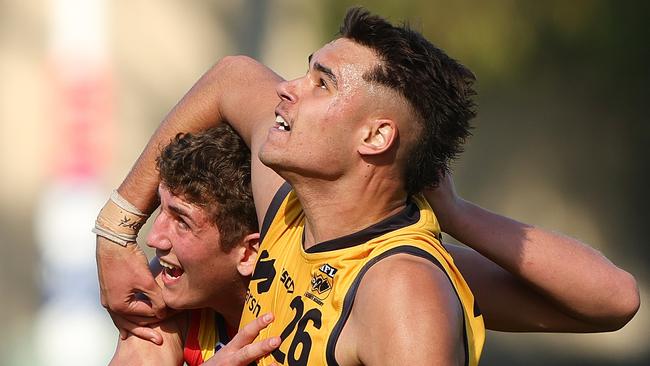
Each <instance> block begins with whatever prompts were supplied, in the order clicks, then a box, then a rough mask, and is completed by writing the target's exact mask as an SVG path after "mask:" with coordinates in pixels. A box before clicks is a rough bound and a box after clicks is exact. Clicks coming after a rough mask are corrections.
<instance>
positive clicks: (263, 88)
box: [118, 56, 281, 213]
mask: <svg viewBox="0 0 650 366" xmlns="http://www.w3.org/2000/svg"><path fill="white" fill-rule="evenodd" d="M280 80H281V78H280V77H279V76H278V75H276V74H275V73H273V72H272V71H271V70H270V69H268V68H267V67H265V66H264V65H262V64H260V63H259V62H257V61H255V60H253V59H250V58H248V57H245V56H230V57H225V58H223V59H222V60H220V61H219V62H217V63H216V64H215V65H214V66H212V67H211V68H210V69H209V70H208V71H206V72H205V74H203V76H202V77H201V78H200V79H199V80H198V81H197V82H196V83H195V84H194V86H193V87H192V88H191V89H190V90H189V91H188V92H187V94H185V96H184V97H183V98H182V99H181V100H180V101H179V102H178V104H176V106H175V107H174V108H173V109H172V110H171V112H169V114H168V115H167V116H166V117H165V119H164V120H163V122H162V123H161V125H160V126H159V127H158V129H157V130H156V132H155V133H154V135H153V136H152V137H151V139H150V140H149V142H148V143H147V145H146V147H145V149H144V151H143V152H142V154H141V155H140V157H139V158H138V160H137V161H136V162H135V164H134V166H133V168H132V169H131V171H130V172H129V174H128V175H127V177H126V179H125V180H124V182H123V183H122V184H121V185H120V187H119V189H118V191H119V193H120V194H121V195H122V196H123V197H125V198H126V199H127V200H128V201H129V202H131V203H132V204H133V205H135V206H136V207H137V208H139V209H140V210H142V211H143V212H146V213H151V212H152V211H153V210H154V209H155V207H156V206H157V203H158V202H157V196H156V189H157V186H158V183H159V177H158V172H157V171H156V168H155V161H156V158H157V157H158V155H159V154H160V151H161V149H162V148H163V147H164V146H166V145H167V144H168V143H169V142H170V141H171V139H173V138H174V136H176V135H177V134H178V133H181V132H198V131H203V130H206V129H208V128H210V127H214V126H216V125H217V124H219V123H221V122H223V121H227V122H228V123H230V124H231V125H232V126H233V127H234V128H235V130H237V132H238V133H239V135H240V136H241V137H242V138H243V139H244V141H246V144H247V145H248V146H249V147H250V146H251V141H252V140H253V138H254V135H257V136H262V135H263V134H265V131H266V130H267V129H268V127H270V124H271V123H272V122H273V110H274V108H275V105H276V104H277V101H278V98H277V96H276V95H275V85H276V84H277V83H278V82H279V81H280Z"/></svg>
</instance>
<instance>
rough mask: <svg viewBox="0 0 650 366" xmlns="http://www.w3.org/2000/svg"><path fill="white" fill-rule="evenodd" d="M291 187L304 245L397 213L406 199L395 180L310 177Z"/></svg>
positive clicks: (334, 236) (349, 231)
mask: <svg viewBox="0 0 650 366" xmlns="http://www.w3.org/2000/svg"><path fill="white" fill-rule="evenodd" d="M293 187H294V189H295V191H296V194H297V196H298V198H299V199H300V202H301V204H302V207H303V210H304V212H305V218H306V225H305V242H304V247H305V249H309V248H310V247H312V246H314V245H315V244H318V243H322V242H324V241H328V240H332V239H336V238H339V237H342V236H345V235H349V234H353V233H355V232H357V231H360V230H362V229H364V228H366V227H368V226H370V225H372V224H374V223H377V222H379V221H381V220H382V219H384V218H386V217H389V216H391V215H393V214H395V213H398V212H399V211H400V210H401V209H403V207H404V205H405V202H406V193H405V192H404V190H403V189H401V186H399V185H398V184H395V181H394V180H385V179H348V180H345V179H341V180H339V181H336V182H323V181H319V182H313V181H309V182H297V183H295V184H294V186H293Z"/></svg>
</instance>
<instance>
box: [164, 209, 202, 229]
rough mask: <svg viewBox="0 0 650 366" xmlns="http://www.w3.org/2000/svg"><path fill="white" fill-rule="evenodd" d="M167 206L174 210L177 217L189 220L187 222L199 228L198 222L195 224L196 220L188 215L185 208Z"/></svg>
mask: <svg viewBox="0 0 650 366" xmlns="http://www.w3.org/2000/svg"><path fill="white" fill-rule="evenodd" d="M167 206H168V207H169V209H170V210H172V211H173V212H174V213H175V214H176V215H178V216H183V217H185V218H187V221H190V222H191V223H192V225H194V226H197V225H196V222H194V220H193V219H192V217H191V216H190V215H189V214H188V213H187V211H186V210H185V209H184V208H183V207H180V206H176V205H167Z"/></svg>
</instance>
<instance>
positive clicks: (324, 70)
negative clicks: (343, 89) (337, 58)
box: [307, 53, 338, 89]
mask: <svg viewBox="0 0 650 366" xmlns="http://www.w3.org/2000/svg"><path fill="white" fill-rule="evenodd" d="M312 56H314V54H313V53H312V54H311V55H309V57H308V58H307V61H308V62H309V64H310V65H311V59H312ZM314 70H316V71H320V72H322V73H323V74H325V75H326V76H327V78H328V79H330V81H331V82H332V84H333V85H334V87H335V88H336V89H338V79H337V78H336V75H334V72H332V69H330V68H329V67H327V66H324V65H323V64H321V63H320V62H316V63H314Z"/></svg>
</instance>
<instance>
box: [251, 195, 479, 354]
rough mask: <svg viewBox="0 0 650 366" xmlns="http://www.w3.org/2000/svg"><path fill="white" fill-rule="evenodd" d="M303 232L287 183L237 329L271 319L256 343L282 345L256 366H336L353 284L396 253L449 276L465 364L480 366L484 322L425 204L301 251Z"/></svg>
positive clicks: (271, 215)
mask: <svg viewBox="0 0 650 366" xmlns="http://www.w3.org/2000/svg"><path fill="white" fill-rule="evenodd" d="M332 224H333V225H336V223H332ZM303 233H304V213H303V210H302V206H301V205H300V202H299V201H298V198H297V197H296V195H295V193H294V192H292V191H291V187H290V186H289V185H288V184H285V185H283V186H282V188H280V190H279V191H278V193H277V194H276V196H275V198H274V199H273V202H272V203H271V205H270V207H269V210H268V212H267V214H266V217H265V219H264V224H263V226H262V233H261V234H262V236H263V238H262V244H261V248H260V255H259V258H258V261H257V264H256V267H255V272H254V273H253V276H252V278H251V282H250V285H249V287H248V293H247V296H246V304H245V307H244V312H243V314H242V321H241V322H240V326H243V325H245V324H248V323H249V322H251V321H252V320H253V319H255V318H256V317H258V316H260V315H262V314H265V313H266V312H269V311H272V312H273V313H274V315H275V321H274V322H273V323H272V324H271V325H269V327H268V328H267V329H265V330H263V331H262V333H261V334H260V336H259V337H258V339H257V340H260V339H265V338H268V337H270V336H277V335H280V337H281V338H282V344H281V345H280V347H279V348H278V349H276V350H275V351H274V352H272V353H271V354H270V355H269V356H266V357H264V358H263V359H261V360H260V361H259V362H258V364H260V365H269V364H271V363H272V362H277V363H279V364H283V365H291V366H293V365H338V364H337V362H336V360H335V357H334V351H335V348H336V343H337V340H338V337H339V335H340V333H341V330H342V329H343V326H344V325H345V322H346V320H347V318H348V316H349V315H350V310H351V309H352V304H353V302H354V298H355V295H356V290H357V288H358V286H359V283H360V282H361V280H362V279H363V276H364V274H365V273H366V271H367V270H368V269H369V268H370V267H371V266H372V265H373V264H375V263H377V262H378V261H380V260H382V259H384V258H386V257H388V256H391V255H394V254H400V253H406V254H410V255H414V256H418V257H422V258H426V259H428V260H430V261H431V262H432V263H433V264H435V265H436V266H438V267H439V268H440V269H441V270H443V271H444V272H445V273H446V274H447V277H448V278H449V280H450V282H451V283H452V284H453V286H454V289H455V290H456V294H457V295H458V298H459V300H460V303H461V305H462V307H463V313H464V328H465V332H464V340H465V360H466V362H465V364H466V365H476V364H478V360H479V356H480V353H481V349H482V348H483V342H484V340H485V328H484V325H483V317H482V316H481V314H480V312H479V310H478V307H477V306H476V304H475V302H474V296H473V294H472V292H471V291H470V289H469V287H468V285H467V283H466V282H465V280H464V279H463V277H462V276H461V274H460V272H459V271H458V269H457V268H456V266H455V265H454V262H453V259H452V258H451V256H450V255H449V253H448V252H447V251H446V250H445V249H444V247H442V245H441V244H440V240H439V239H440V228H439V226H438V222H437V220H436V218H435V216H434V214H433V211H432V210H431V207H429V205H428V203H427V202H426V201H425V200H424V198H422V197H421V196H414V197H411V198H410V199H409V201H408V202H407V205H406V207H405V209H404V210H403V211H402V212H400V213H398V214H396V215H394V216H392V217H389V218H387V219H385V220H383V221H381V222H379V223H377V224H374V225H372V226H370V227H368V228H366V229H364V230H361V231H359V232H357V233H354V234H351V235H347V236H344V237H341V238H338V239H334V240H330V241H327V242H323V243H319V244H317V245H315V246H313V247H311V248H309V250H304V249H303V235H304V234H303ZM418 342H426V340H418Z"/></svg>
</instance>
